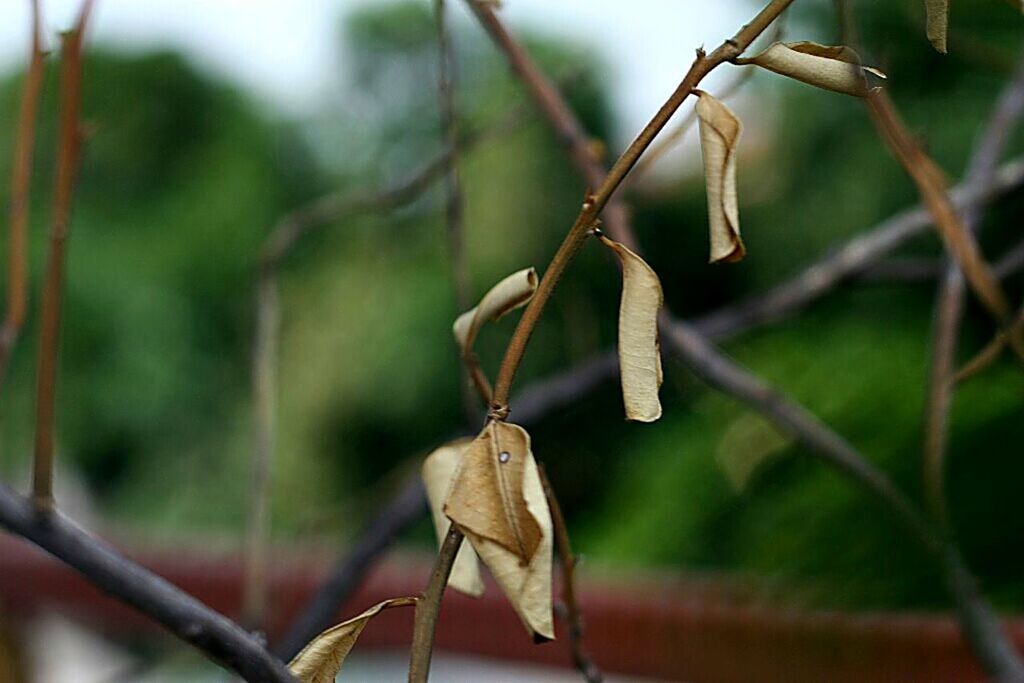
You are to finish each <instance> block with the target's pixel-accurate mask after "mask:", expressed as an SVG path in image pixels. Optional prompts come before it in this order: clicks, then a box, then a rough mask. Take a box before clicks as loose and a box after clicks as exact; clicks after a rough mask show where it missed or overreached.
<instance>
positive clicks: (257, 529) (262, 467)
mask: <svg viewBox="0 0 1024 683" xmlns="http://www.w3.org/2000/svg"><path fill="white" fill-rule="evenodd" d="M522 120H523V112H522V111H521V110H519V109H517V110H515V111H513V112H512V113H510V114H509V115H508V116H506V117H503V118H502V119H501V120H499V121H498V122H497V123H496V124H494V125H493V126H490V127H487V128H482V129H480V130H477V131H474V132H472V133H470V134H468V135H467V136H466V137H465V138H464V139H463V140H462V142H461V145H462V148H463V149H470V148H471V147H473V146H474V145H476V144H478V143H480V142H482V141H484V140H487V139H489V138H490V137H492V136H494V135H497V134H500V133H501V132H503V131H507V130H510V129H511V128H513V127H515V126H517V125H519V123H520V122H521V121H522ZM453 153H454V150H453V148H452V147H448V148H446V149H445V150H444V151H443V152H442V153H441V154H440V155H438V157H437V158H435V159H434V160H432V161H431V162H430V163H428V164H427V165H426V166H424V167H423V168H422V169H421V170H420V171H418V172H417V173H415V174H413V175H412V176H410V177H409V178H407V179H406V180H404V181H402V182H400V183H398V184H396V185H393V186H391V187H388V188H385V189H384V190H382V191H367V190H365V189H362V188H360V189H359V190H355V191H342V192H337V193H331V194H329V195H326V196H324V197H320V198H318V199H316V200H314V201H312V202H310V203H309V204H307V205H305V206H303V207H300V208H299V209H297V210H295V211H292V212H291V213H289V214H287V215H286V216H284V217H283V218H282V219H281V220H280V221H279V222H278V223H277V225H276V226H275V227H274V228H273V229H272V230H271V232H270V235H269V237H267V239H266V241H265V242H264V244H263V249H262V252H261V260H260V264H259V271H258V279H257V282H256V326H255V334H254V338H253V357H252V388H253V409H254V415H253V431H254V447H253V455H252V459H251V468H252V473H251V489H250V493H249V513H248V519H247V528H246V544H245V545H246V553H245V569H244V575H245V579H244V583H243V600H242V605H243V609H242V614H243V623H245V624H246V625H248V626H250V627H252V628H259V627H260V626H261V625H262V623H263V620H264V617H265V610H266V604H267V598H268V593H267V586H266V568H265V565H266V560H267V548H268V544H269V540H268V539H269V535H270V526H271V520H270V506H271V473H272V465H273V454H274V443H275V435H274V417H275V414H276V401H275V397H276V377H277V341H278V333H279V325H280V315H281V313H280V302H279V300H278V283H277V276H278V270H279V268H280V265H281V262H282V260H283V259H284V258H285V256H287V255H288V253H289V251H290V249H291V248H292V247H293V246H294V245H295V244H296V243H297V242H298V240H299V239H301V238H302V237H304V236H305V235H308V234H309V233H310V232H312V231H314V230H317V229H320V228H322V227H324V226H325V225H328V224H330V223H331V222H332V221H336V220H341V219H350V218H352V217H354V216H357V215H361V214H366V213H369V212H373V211H383V210H386V209H395V208H399V207H401V206H404V205H406V204H409V203H411V202H413V201H415V200H416V199H417V198H418V197H420V196H421V195H422V194H423V192H425V191H426V190H428V189H429V188H430V187H431V186H432V185H433V184H434V182H435V181H437V180H438V179H439V178H441V177H442V175H443V174H444V173H445V170H446V169H447V165H448V163H449V161H450V160H451V158H452V155H453ZM318 632H319V631H318ZM313 635H316V634H315V633H314V634H313Z"/></svg>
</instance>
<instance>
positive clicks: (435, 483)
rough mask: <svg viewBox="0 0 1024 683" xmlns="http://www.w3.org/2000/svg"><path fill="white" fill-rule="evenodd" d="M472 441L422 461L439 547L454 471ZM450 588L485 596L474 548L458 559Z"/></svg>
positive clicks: (454, 443) (447, 446)
mask: <svg viewBox="0 0 1024 683" xmlns="http://www.w3.org/2000/svg"><path fill="white" fill-rule="evenodd" d="M472 442H473V439H458V440H457V441H452V442H450V443H446V444H445V445H443V446H441V447H440V448H438V449H437V450H435V451H434V452H433V453H431V454H430V455H428V456H427V458H426V460H424V461H423V485H424V487H425V488H426V490H427V500H428V501H429V502H430V512H431V515H432V516H433V518H434V530H435V531H436V532H437V540H438V544H440V543H443V542H444V539H445V536H447V535H448V527H450V526H451V520H449V519H448V518H447V517H445V515H444V503H445V500H446V499H447V498H448V493H449V491H450V490H451V487H452V480H453V479H454V478H455V472H456V471H457V470H458V468H459V465H460V464H462V458H463V456H464V455H465V453H466V449H467V448H469V445H470V444H471V443H472ZM448 585H449V586H451V587H452V588H454V589H455V590H457V591H459V592H461V593H465V594H466V595H471V596H473V597H474V598H478V597H480V596H481V595H483V594H484V582H483V579H482V578H480V564H479V561H478V559H477V556H476V553H475V552H474V551H473V547H472V546H471V545H469V544H468V543H464V544H463V545H462V547H461V548H459V552H458V554H457V555H456V556H455V564H453V565H452V573H451V575H450V576H449V578H448Z"/></svg>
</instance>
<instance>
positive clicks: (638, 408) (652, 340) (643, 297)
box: [601, 236, 664, 422]
mask: <svg viewBox="0 0 1024 683" xmlns="http://www.w3.org/2000/svg"><path fill="white" fill-rule="evenodd" d="M601 242H602V243H603V244H604V245H605V246H606V247H608V248H609V249H611V250H612V251H613V252H615V255H616V256H617V257H618V258H619V262H620V263H621V264H622V299H621V301H620V303H619V376H620V379H621V382H622V401H623V403H624V404H625V406H626V419H627V420H636V421H638V422H654V421H655V420H657V419H658V418H659V417H661V401H659V400H658V389H659V388H661V380H662V373H661V348H660V346H659V344H658V311H659V310H661V305H662V303H663V302H664V296H663V295H662V291H661V282H660V281H659V280H658V275H657V274H656V273H655V272H654V270H653V269H652V268H651V267H650V266H649V265H647V263H646V262H645V261H644V260H643V259H642V258H640V257H639V256H637V255H636V254H634V253H633V252H632V251H630V250H629V249H628V248H627V247H626V246H625V245H622V244H619V243H618V242H616V241H615V240H610V239H608V238H607V237H604V236H602V237H601Z"/></svg>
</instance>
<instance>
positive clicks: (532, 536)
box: [444, 421, 554, 639]
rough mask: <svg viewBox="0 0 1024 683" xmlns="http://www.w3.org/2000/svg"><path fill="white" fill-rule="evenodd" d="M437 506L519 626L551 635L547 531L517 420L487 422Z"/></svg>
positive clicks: (525, 441)
mask: <svg viewBox="0 0 1024 683" xmlns="http://www.w3.org/2000/svg"><path fill="white" fill-rule="evenodd" d="M444 511H445V514H446V515H448V517H449V518H450V519H451V520H452V521H453V522H454V523H455V524H457V525H458V527H459V529H461V530H462V532H463V533H464V534H465V535H466V538H467V539H468V540H469V542H470V543H471V544H472V546H473V548H474V549H475V550H476V552H477V555H479V556H480V559H481V560H482V561H483V563H484V564H485V565H487V568H488V569H490V571H491V574H492V575H493V576H494V578H495V580H496V581H497V583H498V585H499V586H500V587H501V590H502V591H503V592H504V593H505V596H506V597H507V598H508V599H509V602H510V603H511V604H512V607H513V608H514V609H515V611H516V613H517V614H518V615H519V617H520V618H521V619H522V620H523V624H524V625H525V626H526V628H527V629H528V630H529V631H531V632H532V633H533V634H535V635H538V636H541V637H543V638H547V639H552V638H554V625H553V622H552V615H551V556H552V539H553V536H554V534H553V531H552V526H551V512H550V510H549V509H548V504H547V499H546V498H545V496H544V489H543V487H542V485H541V482H540V475H539V474H538V473H537V463H536V462H535V461H534V459H533V453H532V452H531V450H530V436H529V434H527V433H526V431H525V430H524V429H523V428H522V427H519V426H517V425H512V424H507V423H504V422H495V421H491V422H489V423H488V424H487V426H486V427H484V429H483V431H482V432H481V433H480V435H479V436H478V437H477V438H476V439H474V441H473V443H472V444H471V445H470V447H469V448H468V449H467V450H466V453H465V455H464V456H463V459H462V465H461V467H460V468H459V471H458V472H457V473H456V475H455V480H454V483H453V485H452V489H451V492H450V494H449V496H448V501H447V503H446V504H445V510H444Z"/></svg>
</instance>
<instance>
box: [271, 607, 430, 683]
mask: <svg viewBox="0 0 1024 683" xmlns="http://www.w3.org/2000/svg"><path fill="white" fill-rule="evenodd" d="M415 604H416V598H392V599H391V600H385V601H384V602H381V603H378V604H376V605H374V606H373V607H371V608H370V609H368V610H366V611H365V612H363V613H362V614H360V615H359V616H356V617H353V618H351V619H349V620H347V621H343V622H342V623H340V624H338V625H337V626H333V627H331V628H329V629H327V630H326V631H324V632H323V633H321V634H320V635H318V636H317V637H316V638H314V639H313V640H311V641H309V644H308V645H306V647H304V648H302V652H300V653H299V654H297V655H295V659H293V660H292V661H291V662H289V664H288V668H289V669H290V670H291V672H292V674H293V675H294V676H295V677H296V678H298V679H299V681H301V682H302V683H334V679H335V677H336V676H337V675H338V672H339V671H340V670H341V665H342V664H344V663H345V658H346V657H347V656H348V653H349V652H351V651H352V648H353V647H354V646H355V644H356V639H358V638H359V634H360V633H362V632H363V629H364V628H365V627H366V624H367V623H368V622H369V621H370V619H372V618H373V617H375V616H377V615H378V614H380V613H381V612H382V611H383V610H385V609H388V608H390V607H405V606H407V605H415Z"/></svg>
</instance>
